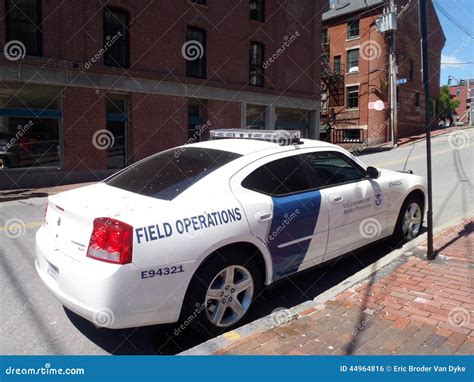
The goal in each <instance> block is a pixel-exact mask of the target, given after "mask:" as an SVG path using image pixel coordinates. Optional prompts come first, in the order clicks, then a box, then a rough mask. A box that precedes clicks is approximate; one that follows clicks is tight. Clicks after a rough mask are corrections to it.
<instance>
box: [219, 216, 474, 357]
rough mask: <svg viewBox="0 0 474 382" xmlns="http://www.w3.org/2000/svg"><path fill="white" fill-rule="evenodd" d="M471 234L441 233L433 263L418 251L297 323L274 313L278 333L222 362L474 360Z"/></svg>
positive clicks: (473, 223) (253, 340)
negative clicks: (352, 357) (402, 357)
mask: <svg viewBox="0 0 474 382" xmlns="http://www.w3.org/2000/svg"><path fill="white" fill-rule="evenodd" d="M473 231H474V220H472V219H471V220H468V221H465V222H464V223H462V224H459V225H457V226H455V227H452V228H450V229H448V230H445V231H442V232H441V233H440V234H438V235H436V237H435V248H437V249H438V250H439V253H440V254H439V255H438V257H437V259H436V260H435V261H427V260H426V259H425V258H424V257H425V252H424V250H423V249H424V248H423V247H418V248H416V249H415V250H413V252H414V253H413V254H412V255H411V256H409V257H408V256H407V257H406V260H405V261H404V262H402V263H401V264H400V265H399V266H398V267H395V268H394V269H392V270H389V271H388V272H384V269H382V270H380V271H378V272H376V273H375V274H374V275H373V276H372V277H371V278H370V279H369V280H365V281H364V282H363V283H362V284H360V285H358V286H356V287H354V288H351V289H350V290H347V291H345V292H343V293H341V294H339V295H338V296H337V297H336V298H335V299H333V300H330V301H327V302H326V303H325V304H324V306H320V307H313V308H310V309H308V310H306V311H304V312H302V313H300V314H299V315H298V317H297V318H296V319H295V320H293V321H289V320H290V319H291V318H290V319H288V317H289V316H288V315H287V316H286V321H289V322H286V321H285V311H278V312H275V313H273V316H274V320H275V321H276V325H275V327H274V328H273V329H270V330H267V331H265V332H260V333H256V334H254V335H251V336H249V337H244V338H242V339H241V340H240V341H236V342H234V343H232V344H231V345H229V346H228V347H226V348H223V349H219V350H217V351H216V354H291V355H303V354H321V355H328V354H474V315H473V311H474V298H473V292H474V283H473V276H474V270H473V268H474V257H473V253H472V249H473V241H474V240H473V238H474V236H473ZM403 257H405V256H403ZM380 273H382V275H380ZM278 321H279V322H278ZM285 322H286V323H285Z"/></svg>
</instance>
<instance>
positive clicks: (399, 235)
mask: <svg viewBox="0 0 474 382" xmlns="http://www.w3.org/2000/svg"><path fill="white" fill-rule="evenodd" d="M413 204H416V205H418V208H419V209H420V212H421V216H420V223H419V229H418V231H417V232H416V234H415V235H413V236H412V237H410V236H409V235H408V236H407V234H406V232H404V217H405V213H406V212H407V210H408V208H409V207H410V206H411V205H413ZM423 216H424V203H423V199H422V198H420V197H419V196H417V195H409V196H408V197H407V198H406V199H405V201H404V202H403V204H402V207H401V208H400V212H399V213H398V218H397V223H396V224H395V230H394V231H393V234H392V237H391V238H390V243H391V244H392V246H393V247H394V248H398V247H399V246H401V245H403V244H404V243H406V242H408V241H410V240H413V239H414V238H415V237H417V236H418V235H419V234H420V231H421V227H422V226H423Z"/></svg>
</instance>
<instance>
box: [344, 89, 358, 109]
mask: <svg viewBox="0 0 474 382" xmlns="http://www.w3.org/2000/svg"><path fill="white" fill-rule="evenodd" d="M346 107H347V108H348V109H356V108H358V107H359V86H348V87H347V88H346Z"/></svg>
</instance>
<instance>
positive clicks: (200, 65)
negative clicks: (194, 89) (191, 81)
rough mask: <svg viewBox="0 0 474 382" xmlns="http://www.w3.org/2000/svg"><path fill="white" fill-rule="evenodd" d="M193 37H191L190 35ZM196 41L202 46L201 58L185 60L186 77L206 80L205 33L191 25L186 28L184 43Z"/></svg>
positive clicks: (203, 30)
mask: <svg viewBox="0 0 474 382" xmlns="http://www.w3.org/2000/svg"><path fill="white" fill-rule="evenodd" d="M191 34H192V35H193V36H192V37H191V36H190V35H191ZM188 41H198V42H199V43H200V44H201V46H202V50H203V52H202V57H201V58H197V59H195V60H186V77H191V78H200V79H206V78H207V60H206V55H207V49H206V43H207V33H206V30H205V29H202V28H198V27H195V26H192V25H188V26H187V27H186V42H188Z"/></svg>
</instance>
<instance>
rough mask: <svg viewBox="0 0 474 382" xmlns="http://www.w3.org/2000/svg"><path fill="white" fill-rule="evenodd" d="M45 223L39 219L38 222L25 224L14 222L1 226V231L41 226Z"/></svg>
mask: <svg viewBox="0 0 474 382" xmlns="http://www.w3.org/2000/svg"><path fill="white" fill-rule="evenodd" d="M42 224H43V222H42V221H37V222H31V223H24V224H18V223H14V224H10V225H8V226H7V225H4V226H0V232H4V231H7V230H12V229H13V230H15V229H18V228H34V227H39V226H41V225H42Z"/></svg>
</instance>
